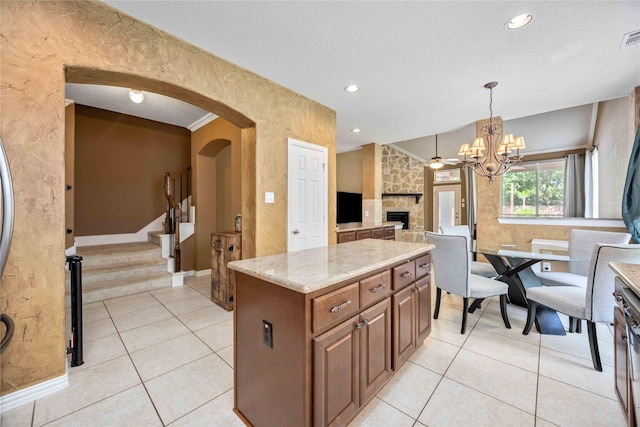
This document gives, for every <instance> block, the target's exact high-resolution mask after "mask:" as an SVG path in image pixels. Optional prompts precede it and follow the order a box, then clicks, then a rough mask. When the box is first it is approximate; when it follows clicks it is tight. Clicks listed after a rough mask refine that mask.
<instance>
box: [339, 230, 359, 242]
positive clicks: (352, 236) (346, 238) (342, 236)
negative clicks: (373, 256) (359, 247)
mask: <svg viewBox="0 0 640 427" xmlns="http://www.w3.org/2000/svg"><path fill="white" fill-rule="evenodd" d="M354 240H356V232H355V231H347V232H345V233H338V243H344V242H353V241H354Z"/></svg>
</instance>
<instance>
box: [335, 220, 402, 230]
mask: <svg viewBox="0 0 640 427" xmlns="http://www.w3.org/2000/svg"><path fill="white" fill-rule="evenodd" d="M396 225H402V221H384V222H381V223H380V224H375V223H373V222H371V223H369V222H346V223H344V224H338V228H337V229H336V231H337V232H338V233H340V232H342V231H358V230H367V229H369V228H380V227H395V226H396Z"/></svg>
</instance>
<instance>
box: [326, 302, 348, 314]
mask: <svg viewBox="0 0 640 427" xmlns="http://www.w3.org/2000/svg"><path fill="white" fill-rule="evenodd" d="M351 304H352V301H351V300H350V299H349V300H346V301H345V302H343V303H342V304H340V305H336V306H335V307H331V310H329V311H330V312H332V313H335V312H336V311H338V310H342V309H343V308H347V307H349V306H350V305H351Z"/></svg>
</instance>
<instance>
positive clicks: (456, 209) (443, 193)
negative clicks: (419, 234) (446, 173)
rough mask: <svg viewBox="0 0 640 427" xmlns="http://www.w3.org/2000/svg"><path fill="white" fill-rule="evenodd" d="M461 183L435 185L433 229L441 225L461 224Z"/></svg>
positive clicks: (437, 229) (437, 228)
mask: <svg viewBox="0 0 640 427" xmlns="http://www.w3.org/2000/svg"><path fill="white" fill-rule="evenodd" d="M460 193H461V187H460V185H434V186H433V231H435V232H438V231H439V230H440V226H441V225H445V226H447V225H460V206H461V203H460V200H461V196H460Z"/></svg>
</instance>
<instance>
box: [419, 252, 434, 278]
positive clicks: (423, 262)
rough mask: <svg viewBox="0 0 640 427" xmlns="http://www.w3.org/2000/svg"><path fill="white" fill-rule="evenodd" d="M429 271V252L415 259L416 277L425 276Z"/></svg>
mask: <svg viewBox="0 0 640 427" xmlns="http://www.w3.org/2000/svg"><path fill="white" fill-rule="evenodd" d="M430 271H431V254H427V255H425V256H422V257H420V258H418V259H417V260H416V279H419V278H421V277H424V276H426V275H427V274H429V272H430Z"/></svg>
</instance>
